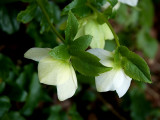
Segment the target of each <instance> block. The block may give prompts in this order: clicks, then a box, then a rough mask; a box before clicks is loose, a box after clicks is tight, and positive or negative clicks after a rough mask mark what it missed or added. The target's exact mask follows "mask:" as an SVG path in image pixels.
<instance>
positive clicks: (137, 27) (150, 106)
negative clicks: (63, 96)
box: [0, 0, 160, 120]
mask: <svg viewBox="0 0 160 120" xmlns="http://www.w3.org/2000/svg"><path fill="white" fill-rule="evenodd" d="M30 1H32V0H1V1H0V120H35V119H36V120H37V119H39V120H105V119H112V120H117V119H122V120H125V119H126V120H129V119H132V120H159V119H160V94H159V93H160V74H159V73H160V54H159V52H160V48H159V40H160V34H159V33H160V23H159V20H160V11H159V7H160V1H159V0H140V1H139V4H138V6H137V7H129V6H127V5H124V4H121V6H120V8H119V9H118V10H117V11H116V13H115V15H114V16H112V18H113V19H110V22H111V24H112V25H113V27H114V29H115V31H116V32H117V33H118V36H119V38H120V43H121V44H122V45H125V46H128V47H129V48H130V49H131V50H133V51H135V52H136V53H137V54H139V55H140V56H142V57H144V58H145V60H146V61H147V63H148V64H149V66H150V69H151V74H152V80H153V83H152V84H151V85H149V84H143V83H140V82H135V81H134V82H132V85H131V87H130V89H129V91H128V92H127V94H126V95H125V96H124V97H123V98H121V99H119V98H118V96H117V95H116V93H114V92H106V93H97V92H96V89H95V83H94V78H90V77H85V76H82V75H79V74H78V75H77V77H78V83H79V87H78V90H77V93H76V94H75V95H74V96H73V97H72V98H71V99H68V100H66V101H64V102H60V101H59V100H58V99H57V94H56V87H55V86H48V85H43V84H40V83H39V80H38V77H37V63H36V62H32V61H30V60H27V59H24V58H23V54H24V53H25V52H26V51H27V50H28V49H29V48H31V47H50V48H53V47H55V46H57V45H58V44H61V43H60V41H59V39H58V38H56V36H55V34H53V33H52V32H51V30H50V27H49V25H48V23H47V22H46V19H45V18H44V16H43V14H42V12H41V10H40V8H39V7H37V6H35V5H34V4H33V3H29V2H30ZM43 2H44V3H43V4H44V6H45V8H46V10H47V12H48V14H49V17H50V20H51V22H52V23H53V24H54V25H55V26H56V28H61V27H63V24H64V22H65V21H66V19H67V17H66V16H61V12H62V9H63V8H64V7H65V6H66V5H68V4H69V3H70V2H71V0H50V1H45V0H44V1H43ZM25 9H26V10H25ZM21 10H24V11H22V12H20V11H21ZM19 12H20V14H18V13H19ZM17 15H18V17H17ZM19 20H21V21H23V23H24V24H22V23H20V22H19ZM60 33H61V34H62V35H63V34H64V33H63V31H60ZM114 48H115V42H114V41H106V46H105V49H107V50H110V51H112V50H113V49H114Z"/></svg>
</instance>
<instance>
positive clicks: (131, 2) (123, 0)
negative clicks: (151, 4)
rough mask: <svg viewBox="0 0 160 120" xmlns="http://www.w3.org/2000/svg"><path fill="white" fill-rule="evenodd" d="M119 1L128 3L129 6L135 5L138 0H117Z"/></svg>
mask: <svg viewBox="0 0 160 120" xmlns="http://www.w3.org/2000/svg"><path fill="white" fill-rule="evenodd" d="M119 1H120V2H122V3H125V4H128V5H130V6H136V5H137V3H138V0H119Z"/></svg>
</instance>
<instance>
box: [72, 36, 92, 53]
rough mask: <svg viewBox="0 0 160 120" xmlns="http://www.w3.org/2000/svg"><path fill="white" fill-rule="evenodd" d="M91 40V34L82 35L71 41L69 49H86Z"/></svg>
mask: <svg viewBox="0 0 160 120" xmlns="http://www.w3.org/2000/svg"><path fill="white" fill-rule="evenodd" d="M91 41H92V36H90V35H84V36H81V37H79V38H77V39H76V40H74V41H73V42H71V44H70V46H69V49H73V50H82V51H84V50H86V49H87V48H88V46H89V45H90V43H91Z"/></svg>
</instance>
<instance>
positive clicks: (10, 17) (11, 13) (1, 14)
mask: <svg viewBox="0 0 160 120" xmlns="http://www.w3.org/2000/svg"><path fill="white" fill-rule="evenodd" d="M16 17H17V11H16V10H15V8H8V7H5V6H0V18H1V19H0V29H1V30H3V31H4V32H6V33H8V34H13V33H15V32H17V31H18V30H19V28H20V23H19V22H18V21H17V19H16Z"/></svg>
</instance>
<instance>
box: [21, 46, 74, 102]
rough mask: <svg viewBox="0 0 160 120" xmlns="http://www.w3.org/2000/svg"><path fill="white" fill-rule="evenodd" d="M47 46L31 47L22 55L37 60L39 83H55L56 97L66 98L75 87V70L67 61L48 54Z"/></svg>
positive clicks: (72, 92) (61, 99) (71, 93)
mask: <svg viewBox="0 0 160 120" xmlns="http://www.w3.org/2000/svg"><path fill="white" fill-rule="evenodd" d="M49 51H50V49H49V48H31V49H29V50H28V51H27V52H26V53H25V54H24V57H25V58H28V59H32V60H35V61H38V62H39V64H38V77H39V80H40V82H41V83H44V84H47V85H56V86H57V92H58V99H59V100H60V101H63V100H66V99H67V98H70V97H72V96H73V95H74V93H75V91H76V89H77V78H76V74H75V71H74V69H73V67H72V65H71V63H70V62H69V61H62V60H57V59H54V58H53V57H51V56H49V54H48V52H49Z"/></svg>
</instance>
